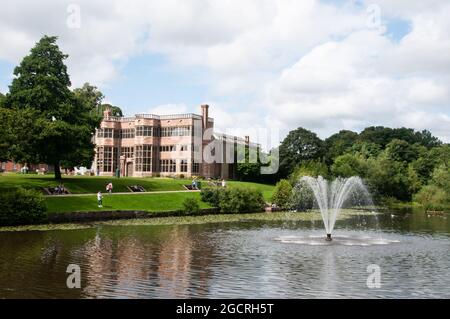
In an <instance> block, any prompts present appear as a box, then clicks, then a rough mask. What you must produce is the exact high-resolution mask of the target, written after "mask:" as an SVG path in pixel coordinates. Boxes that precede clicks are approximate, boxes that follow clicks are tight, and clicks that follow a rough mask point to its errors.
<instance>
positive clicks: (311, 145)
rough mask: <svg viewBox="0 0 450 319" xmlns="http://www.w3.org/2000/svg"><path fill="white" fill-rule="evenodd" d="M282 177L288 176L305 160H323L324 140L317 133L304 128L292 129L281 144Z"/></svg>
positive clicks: (280, 171)
mask: <svg viewBox="0 0 450 319" xmlns="http://www.w3.org/2000/svg"><path fill="white" fill-rule="evenodd" d="M279 150H280V168H279V174H280V176H281V177H287V176H288V175H289V174H290V173H291V172H292V171H293V169H294V168H295V167H296V166H297V165H299V164H301V163H302V162H304V161H309V160H319V161H320V160H322V159H323V156H324V150H325V148H324V142H323V141H322V140H321V139H320V138H319V137H318V136H317V134H316V133H313V132H311V131H308V130H306V129H304V128H301V127H300V128H298V129H296V130H293V131H290V132H289V134H288V136H286V138H285V139H284V140H283V142H282V143H281V145H280V148H279Z"/></svg>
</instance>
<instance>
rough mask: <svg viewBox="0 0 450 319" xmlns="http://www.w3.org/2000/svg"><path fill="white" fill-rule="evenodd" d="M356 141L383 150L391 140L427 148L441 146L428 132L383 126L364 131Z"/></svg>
mask: <svg viewBox="0 0 450 319" xmlns="http://www.w3.org/2000/svg"><path fill="white" fill-rule="evenodd" d="M358 139H359V140H360V141H364V142H370V143H374V144H378V145H380V146H381V147H382V148H385V147H386V145H387V144H389V143H390V142H391V141H392V140H394V139H398V140H403V141H405V142H407V143H409V144H416V143H418V144H420V145H422V146H425V147H427V148H432V147H436V146H439V145H441V144H442V143H441V141H439V139H438V138H436V137H435V136H433V135H432V134H431V133H430V132H429V131H426V130H424V131H421V132H416V131H414V129H411V128H405V127H402V128H394V129H392V128H389V127H384V126H372V127H368V128H366V129H364V130H363V131H362V132H361V133H360V134H359V137H358Z"/></svg>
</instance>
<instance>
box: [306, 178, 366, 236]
mask: <svg viewBox="0 0 450 319" xmlns="http://www.w3.org/2000/svg"><path fill="white" fill-rule="evenodd" d="M300 181H302V182H305V183H306V184H307V185H308V186H309V187H310V188H311V189H312V191H313V193H314V197H315V199H316V202H317V205H318V207H319V210H320V213H321V215H322V220H323V224H324V226H325V230H326V232H327V237H326V240H327V241H331V240H332V238H331V234H332V232H333V229H334V224H335V223H336V218H337V217H338V215H339V213H340V211H341V208H342V206H343V205H344V203H345V202H346V201H347V200H348V199H349V198H350V196H352V195H358V196H362V197H364V198H365V199H369V198H370V195H369V192H368V191H367V189H366V187H365V186H364V183H363V181H362V180H361V178H359V177H357V176H353V177H350V178H337V179H335V180H334V181H333V182H331V183H330V182H328V181H327V180H326V179H324V178H323V177H322V176H319V177H317V178H314V177H310V176H304V177H302V178H301V179H300Z"/></svg>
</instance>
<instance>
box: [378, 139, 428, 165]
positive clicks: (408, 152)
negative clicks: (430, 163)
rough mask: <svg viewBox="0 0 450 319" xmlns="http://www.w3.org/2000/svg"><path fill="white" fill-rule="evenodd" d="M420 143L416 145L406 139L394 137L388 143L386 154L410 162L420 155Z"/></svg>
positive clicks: (395, 159) (391, 157)
mask: <svg viewBox="0 0 450 319" xmlns="http://www.w3.org/2000/svg"><path fill="white" fill-rule="evenodd" d="M419 148H420V147H419V145H416V146H415V147H414V146H413V145H411V144H409V143H408V142H406V141H404V140H398V139H393V140H392V141H391V142H389V144H388V145H386V150H385V152H386V154H387V156H388V157H389V158H390V159H392V160H393V161H397V162H406V163H410V162H412V161H414V160H416V159H417V158H418V156H419V152H420V151H419Z"/></svg>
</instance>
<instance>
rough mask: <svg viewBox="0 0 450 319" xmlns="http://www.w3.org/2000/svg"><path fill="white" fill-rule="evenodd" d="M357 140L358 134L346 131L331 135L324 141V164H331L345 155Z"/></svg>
mask: <svg viewBox="0 0 450 319" xmlns="http://www.w3.org/2000/svg"><path fill="white" fill-rule="evenodd" d="M357 139H358V133H355V132H352V131H347V130H342V131H339V133H336V134H333V135H331V136H330V137H329V138H327V139H326V140H325V148H326V155H325V157H326V162H327V163H328V164H331V163H332V162H333V160H334V159H335V158H336V157H338V156H339V155H342V154H344V153H346V152H347V151H348V150H349V149H351V147H352V146H353V145H354V144H355V142H356V140H357Z"/></svg>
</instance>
